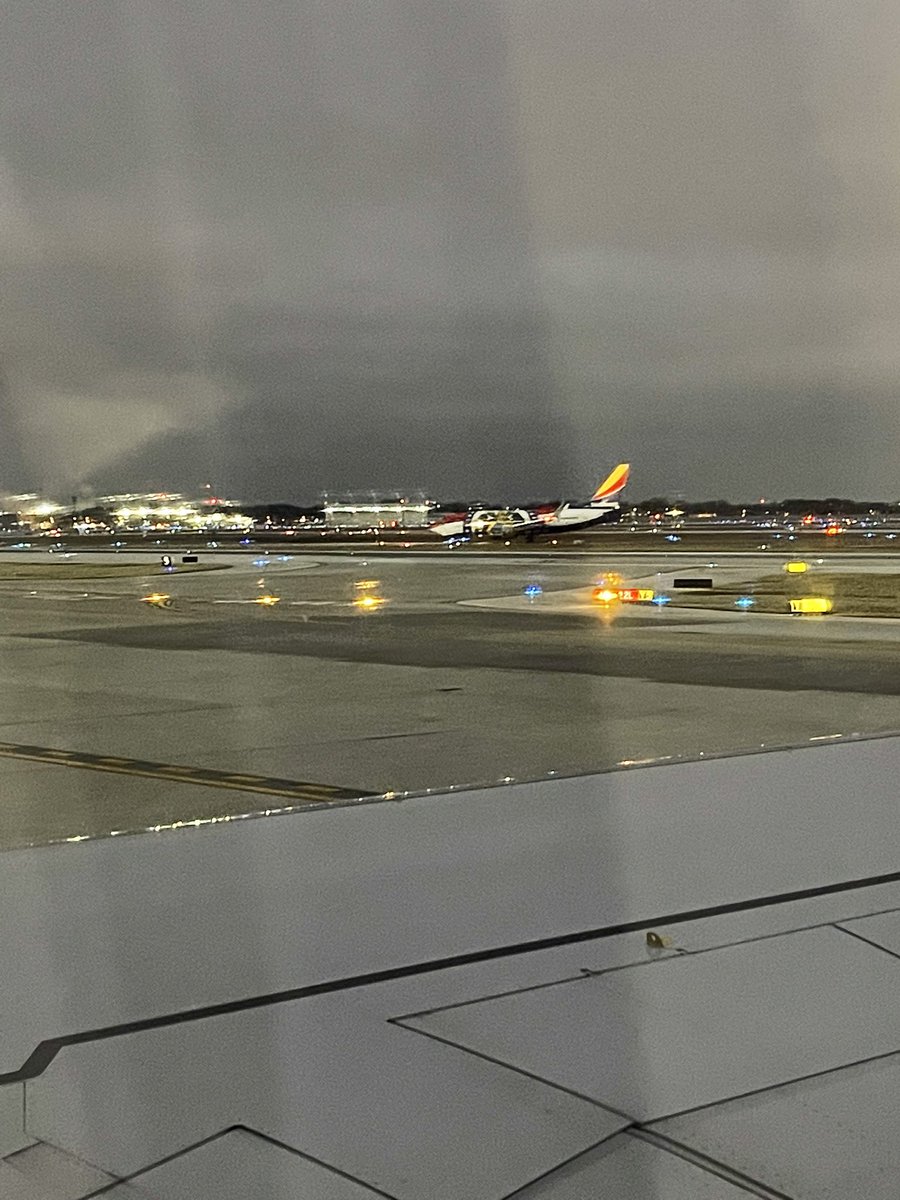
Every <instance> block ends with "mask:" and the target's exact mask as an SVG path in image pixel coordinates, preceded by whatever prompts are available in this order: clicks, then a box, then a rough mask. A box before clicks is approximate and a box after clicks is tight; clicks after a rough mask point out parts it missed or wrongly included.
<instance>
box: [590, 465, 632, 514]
mask: <svg viewBox="0 0 900 1200" xmlns="http://www.w3.org/2000/svg"><path fill="white" fill-rule="evenodd" d="M630 471H631V464H630V463H619V465H618V466H617V467H614V468H613V470H612V471H611V472H610V474H609V475H608V476H607V477H606V479H604V480H603V482H602V483H601V484H600V486H599V487H598V488H597V490H596V492H594V494H593V496H591V504H596V503H597V501H598V500H611V499H612V498H613V496H618V494H619V492H621V490H622V489H623V488H624V486H625V484H626V483H627V482H628V475H629V473H630Z"/></svg>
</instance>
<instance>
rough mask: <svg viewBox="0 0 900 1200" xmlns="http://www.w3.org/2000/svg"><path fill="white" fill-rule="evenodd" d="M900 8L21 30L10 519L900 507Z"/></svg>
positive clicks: (6, 479) (11, 284) (62, 22)
mask: <svg viewBox="0 0 900 1200" xmlns="http://www.w3.org/2000/svg"><path fill="white" fill-rule="evenodd" d="M898 55H900V6H898V5H897V4H896V2H895V0H884V2H880V0H878V2H870V0H869V2H867V0H815V2H807V0H793V2H789V3H785V2H782V3H774V2H772V0H747V2H740V0H736V2H728V0H655V2H644V0H406V2H405V3H404V2H401V0H352V2H351V0H254V2H253V3H247V0H77V2H73V0H8V3H7V4H6V5H5V6H4V8H3V13H2V16H0V95H2V99H3V104H2V106H0V239H2V241H0V268H2V278H3V286H2V289H0V339H2V340H0V350H2V359H0V418H2V423H3V426H2V438H0V490H5V491H8V490H14V489H23V488H28V487H35V488H42V489H45V490H50V491H55V492H57V493H60V494H67V493H68V492H70V491H75V490H78V491H86V490H92V489H97V490H107V489H116V488H125V487H143V486H168V487H170V488H180V489H189V490H192V489H195V488H197V487H198V485H200V484H202V483H203V482H206V481H207V480H211V481H213V482H214V483H215V485H216V487H217V489H219V490H224V491H226V492H227V493H229V494H235V495H238V496H240V497H244V498H247V499H259V498H268V499H301V500H302V499H313V498H314V497H315V496H316V495H317V493H319V492H320V491H322V490H323V489H329V490H341V489H350V488H364V487H370V488H371V487H375V488H388V487H403V488H410V489H414V488H424V489H426V490H428V491H431V492H434V493H437V494H439V495H442V496H464V495H475V494H482V495H486V496H497V497H505V498H508V499H519V500H524V499H529V498H537V497H553V496H557V495H560V494H567V495H569V496H580V495H584V494H587V493H588V491H589V490H591V489H592V488H593V487H594V486H595V484H596V483H597V481H598V478H599V477H600V476H601V475H602V474H603V473H604V472H605V470H606V469H607V468H608V467H610V466H611V465H612V464H613V463H614V462H616V461H618V460H619V459H621V458H629V459H631V461H632V462H633V463H634V484H633V487H632V493H631V494H632V495H634V496H641V495H650V494H653V493H658V492H669V493H679V492H680V493H683V494H686V495H693V496H698V497H699V496H719V495H724V496H729V497H732V498H735V499H740V498H753V497H757V496H760V495H767V496H784V495H803V494H829V495H851V496H860V495H862V496H869V495H873V496H884V497H887V498H894V499H896V498H900V478H898V471H897V466H896V463H897V451H896V446H897V442H898V434H900V404H898V387H897V384H898V377H900V271H898V269H897V268H898V261H897V260H898V257H900V186H898V185H900V72H898V70H897V62H898Z"/></svg>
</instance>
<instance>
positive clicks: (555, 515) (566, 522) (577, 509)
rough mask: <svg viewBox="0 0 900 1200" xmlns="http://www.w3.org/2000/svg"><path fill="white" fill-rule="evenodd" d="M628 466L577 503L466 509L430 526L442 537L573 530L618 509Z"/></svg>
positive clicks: (509, 535)
mask: <svg viewBox="0 0 900 1200" xmlns="http://www.w3.org/2000/svg"><path fill="white" fill-rule="evenodd" d="M630 470H631V467H630V465H629V464H628V463H619V465H618V466H617V467H616V468H615V469H614V470H613V471H612V472H611V473H610V474H609V475H608V476H607V478H606V479H604V481H603V482H602V483H601V484H600V486H599V487H598V488H597V490H596V492H594V494H593V496H591V498H590V500H587V501H584V502H583V503H580V504H571V503H570V502H569V501H564V502H563V503H561V504H558V505H555V506H554V505H547V506H544V507H541V508H534V509H528V508H502V509H500V508H477V509H475V510H474V511H471V512H466V513H451V514H450V515H448V516H444V517H442V518H441V519H440V520H439V521H435V522H434V524H433V525H432V526H431V528H432V529H433V530H434V531H435V533H439V534H440V535H441V537H445V538H465V537H470V536H475V537H497V538H514V537H525V538H527V540H528V541H533V540H534V538H535V537H536V536H537V535H538V534H542V533H546V534H557V533H572V532H574V531H575V530H576V529H587V528H589V527H590V526H591V525H598V524H599V523H600V522H601V521H608V520H609V519H610V518H611V517H612V516H613V515H614V514H615V513H616V512H618V511H619V502H618V500H616V498H615V497H616V496H618V495H619V493H620V492H621V491H622V489H623V488H624V487H625V485H626V483H627V482H628V475H629V472H630Z"/></svg>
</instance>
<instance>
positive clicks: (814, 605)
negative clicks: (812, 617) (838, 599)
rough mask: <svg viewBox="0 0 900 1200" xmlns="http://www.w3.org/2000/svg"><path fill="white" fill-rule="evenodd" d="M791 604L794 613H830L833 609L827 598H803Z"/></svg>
mask: <svg viewBox="0 0 900 1200" xmlns="http://www.w3.org/2000/svg"><path fill="white" fill-rule="evenodd" d="M790 603H791V612H792V613H806V614H810V613H819V614H821V613H829V612H831V609H832V607H833V605H832V603H831V601H830V600H829V599H828V597H827V596H801V597H799V598H798V599H797V600H792V601H791V602H790Z"/></svg>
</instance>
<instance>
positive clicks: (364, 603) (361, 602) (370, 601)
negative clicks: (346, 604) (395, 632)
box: [353, 594, 384, 612]
mask: <svg viewBox="0 0 900 1200" xmlns="http://www.w3.org/2000/svg"><path fill="white" fill-rule="evenodd" d="M353 604H354V607H355V608H359V609H361V610H362V611H363V612H374V610H375V609H376V608H381V606H382V604H384V597H383V596H373V595H371V594H368V595H365V596H357V597H356V599H355V600H354V601H353Z"/></svg>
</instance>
